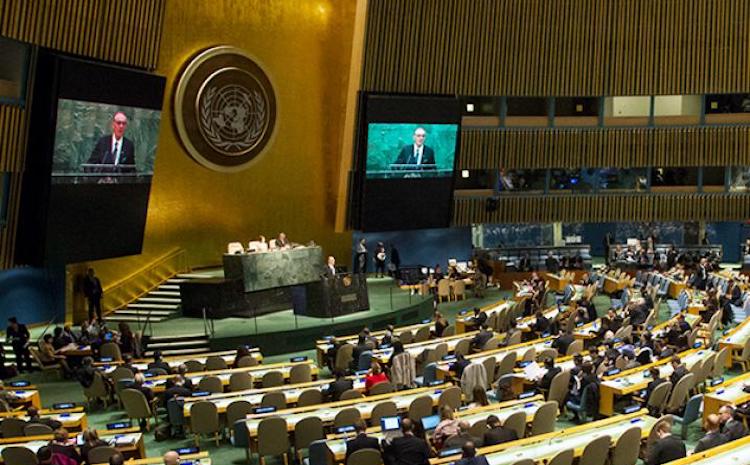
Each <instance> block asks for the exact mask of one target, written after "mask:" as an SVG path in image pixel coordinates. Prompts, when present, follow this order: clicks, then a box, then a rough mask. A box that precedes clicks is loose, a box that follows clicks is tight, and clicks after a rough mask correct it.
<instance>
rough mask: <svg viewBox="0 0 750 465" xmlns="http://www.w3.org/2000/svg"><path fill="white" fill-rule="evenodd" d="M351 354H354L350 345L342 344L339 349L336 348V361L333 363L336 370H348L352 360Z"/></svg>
mask: <svg viewBox="0 0 750 465" xmlns="http://www.w3.org/2000/svg"><path fill="white" fill-rule="evenodd" d="M352 352H354V346H353V345H351V344H342V345H341V347H339V348H338V350H337V351H336V361H335V363H334V365H335V368H336V369H337V370H341V371H347V370H349V364H350V363H351V362H352V359H353V357H352Z"/></svg>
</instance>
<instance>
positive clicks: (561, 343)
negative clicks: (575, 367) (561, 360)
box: [552, 334, 574, 357]
mask: <svg viewBox="0 0 750 465" xmlns="http://www.w3.org/2000/svg"><path fill="white" fill-rule="evenodd" d="M573 340H574V338H573V335H572V334H562V335H561V336H560V337H558V338H557V339H555V340H554V341H552V348H554V349H557V353H558V354H559V355H560V356H561V357H562V356H564V355H565V353H566V352H567V351H568V346H569V345H570V344H572V343H573Z"/></svg>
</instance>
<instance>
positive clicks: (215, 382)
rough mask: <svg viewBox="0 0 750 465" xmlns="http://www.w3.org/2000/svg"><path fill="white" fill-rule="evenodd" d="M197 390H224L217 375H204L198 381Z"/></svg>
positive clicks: (215, 391)
mask: <svg viewBox="0 0 750 465" xmlns="http://www.w3.org/2000/svg"><path fill="white" fill-rule="evenodd" d="M198 390H199V391H206V392H210V393H213V394H221V393H222V392H224V385H223V384H222V383H221V379H220V378H219V377H218V376H204V377H203V378H201V380H200V381H198Z"/></svg>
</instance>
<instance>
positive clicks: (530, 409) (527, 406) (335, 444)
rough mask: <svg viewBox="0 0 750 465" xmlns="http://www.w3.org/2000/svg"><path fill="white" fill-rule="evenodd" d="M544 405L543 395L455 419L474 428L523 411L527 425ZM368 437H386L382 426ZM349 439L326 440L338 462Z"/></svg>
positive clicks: (333, 437)
mask: <svg viewBox="0 0 750 465" xmlns="http://www.w3.org/2000/svg"><path fill="white" fill-rule="evenodd" d="M542 405H544V398H543V397H542V396H541V395H537V396H534V397H531V398H529V399H524V400H511V401H508V402H502V403H498V404H490V405H486V406H484V407H478V408H473V409H469V410H460V411H457V412H455V417H456V419H458V420H463V421H467V422H469V424H470V425H472V426H473V425H474V424H475V423H477V422H479V421H483V420H486V419H487V417H488V416H490V415H495V416H497V417H498V418H499V419H500V421H501V422H505V420H506V419H507V418H508V417H509V416H511V415H512V414H514V413H516V412H519V411H523V412H525V413H526V423H531V422H532V421H534V416H535V414H536V412H537V410H539V407H541V406H542ZM368 435H369V436H370V437H375V438H377V439H378V440H382V439H384V435H383V433H382V432H381V431H380V426H374V427H372V428H369V429H368ZM349 439H351V437H344V436H342V435H330V437H329V439H327V440H326V445H327V446H328V450H330V451H331V455H333V458H334V460H335V461H336V462H341V463H343V462H344V459H345V458H346V442H347V440H349Z"/></svg>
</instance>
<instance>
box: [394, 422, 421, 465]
mask: <svg viewBox="0 0 750 465" xmlns="http://www.w3.org/2000/svg"><path fill="white" fill-rule="evenodd" d="M401 432H402V433H403V436H401V437H399V438H393V440H392V441H391V442H390V444H386V446H385V447H384V454H383V455H384V457H383V458H384V459H385V464H386V465H429V463H430V446H428V445H427V443H426V442H425V440H424V439H421V438H418V437H416V436H414V423H413V422H412V421H411V419H409V418H404V419H403V420H402V421H401Z"/></svg>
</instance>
